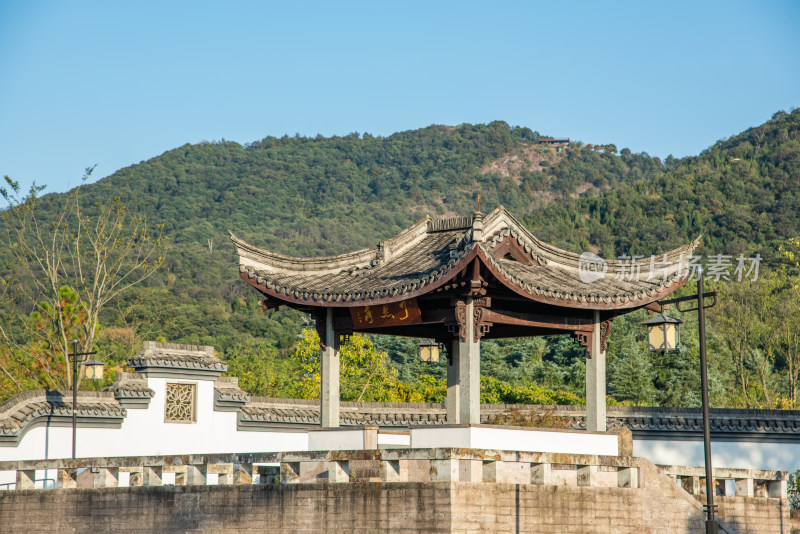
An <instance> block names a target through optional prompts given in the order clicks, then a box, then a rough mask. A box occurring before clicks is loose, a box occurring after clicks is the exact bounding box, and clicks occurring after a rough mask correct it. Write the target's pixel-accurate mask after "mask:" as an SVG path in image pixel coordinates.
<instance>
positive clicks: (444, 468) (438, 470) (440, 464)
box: [431, 460, 459, 482]
mask: <svg viewBox="0 0 800 534" xmlns="http://www.w3.org/2000/svg"><path fill="white" fill-rule="evenodd" d="M458 468H459V465H458V460H431V482H442V481H456V480H458Z"/></svg>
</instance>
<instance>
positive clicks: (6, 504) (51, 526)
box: [0, 470, 790, 534]
mask: <svg viewBox="0 0 800 534" xmlns="http://www.w3.org/2000/svg"><path fill="white" fill-rule="evenodd" d="M643 475H644V476H643V479H644V480H643V487H641V488H638V489H637V488H606V487H591V486H578V487H574V486H556V485H550V486H539V485H532V484H501V483H485V482H477V483H470V482H405V483H403V482H399V483H374V482H351V483H346V484H333V483H312V484H267V485H242V486H173V487H135V488H104V489H85V490H84V489H71V490H48V491H41V490H38V491H37V490H20V491H2V492H0V526H1V527H0V530H2V532H4V533H6V532H8V533H14V532H25V533H29V534H33V533H39V532H72V531H77V532H93V533H95V532H122V533H134V532H136V533H139V532H141V533H156V532H211V533H214V532H231V533H250V532H252V533H255V532H264V531H269V532H287V533H288V532H302V533H315V534H316V533H324V532H331V533H337V534H341V533H343V532H355V531H358V532H396V533H401V532H403V533H406V532H412V533H423V532H426V533H427V532H463V533H475V534H477V533H479V532H526V533H548V534H550V533H553V532H566V533H570V532H572V533H599V534H612V533H613V534H621V533H631V534H633V533H636V534H642V533H649V534H655V533H664V534H676V533H686V532H692V533H701V532H704V529H703V524H702V509H701V507H700V505H699V503H698V502H697V501H696V499H694V498H693V497H691V496H690V495H688V494H687V493H685V492H683V490H681V489H680V488H679V487H678V486H677V485H676V484H674V483H673V482H672V481H670V480H669V478H667V477H665V476H663V475H661V476H658V473H657V472H655V470H653V472H646V473H643ZM720 505H721V506H720V515H721V517H722V518H723V519H725V520H726V521H727V523H728V525H729V526H733V527H736V528H735V529H734V530H731V532H742V533H745V532H747V533H753V534H762V533H763V534H767V533H769V534H774V533H785V534H789V532H790V530H789V529H790V526H789V525H790V520H789V510H788V502H787V501H786V499H767V498H757V497H750V498H737V497H732V498H730V497H729V498H721V499H720Z"/></svg>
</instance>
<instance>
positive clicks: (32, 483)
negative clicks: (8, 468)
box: [16, 469, 36, 490]
mask: <svg viewBox="0 0 800 534" xmlns="http://www.w3.org/2000/svg"><path fill="white" fill-rule="evenodd" d="M35 488H36V470H35V469H19V470H17V485H16V489H18V490H28V489H35Z"/></svg>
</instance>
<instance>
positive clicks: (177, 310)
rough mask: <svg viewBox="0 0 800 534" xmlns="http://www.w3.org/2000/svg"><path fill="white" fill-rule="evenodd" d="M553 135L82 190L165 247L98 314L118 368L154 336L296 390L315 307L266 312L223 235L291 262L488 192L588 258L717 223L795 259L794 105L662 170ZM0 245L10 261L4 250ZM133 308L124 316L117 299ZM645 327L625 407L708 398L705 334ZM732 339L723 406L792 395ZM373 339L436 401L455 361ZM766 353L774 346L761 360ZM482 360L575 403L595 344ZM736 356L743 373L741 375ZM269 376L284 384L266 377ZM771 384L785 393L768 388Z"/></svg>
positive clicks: (290, 152)
mask: <svg viewBox="0 0 800 534" xmlns="http://www.w3.org/2000/svg"><path fill="white" fill-rule="evenodd" d="M539 138H540V135H539V133H538V132H535V131H532V130H531V129H529V128H521V127H510V126H508V125H507V124H506V123H503V122H493V123H490V124H486V125H461V126H457V127H448V126H430V127H428V128H423V129H420V130H413V131H407V132H401V133H397V134H394V135H392V136H389V137H374V136H371V135H369V134H363V135H359V134H355V133H354V134H351V135H348V136H344V137H331V138H324V137H321V136H318V137H316V138H306V137H283V138H272V137H268V138H265V139H262V140H260V141H257V142H253V143H251V144H248V145H245V146H242V145H239V144H237V143H233V142H228V141H224V140H223V141H221V142H218V143H202V144H198V145H185V146H182V147H180V148H177V149H174V150H170V151H168V152H166V153H164V154H162V155H160V156H157V157H155V158H152V159H150V160H148V161H145V162H142V163H140V164H137V165H133V166H131V167H128V168H125V169H122V170H120V171H118V172H116V173H114V174H113V175H111V176H109V177H107V178H105V179H102V180H100V181H98V182H96V183H93V184H88V185H84V186H82V188H81V191H80V201H81V202H82V203H83V204H84V205H85V206H87V210H88V212H91V211H92V209H93V208H92V206H95V205H96V206H102V205H103V204H104V203H106V202H108V200H109V198H112V197H116V196H119V197H121V198H122V201H123V202H125V203H126V204H127V205H128V206H129V207H130V208H131V209H133V210H139V211H140V212H141V213H143V214H145V215H146V217H147V224H148V225H151V226H152V227H154V228H155V227H156V226H161V227H162V228H163V230H162V231H163V234H164V236H166V237H167V238H168V244H167V248H166V254H165V261H164V264H163V265H162V266H161V267H160V269H159V270H158V271H157V273H156V275H155V276H153V277H151V278H149V279H147V280H146V281H145V283H143V284H141V285H140V286H138V287H137V288H135V289H134V290H132V291H130V292H128V293H127V294H126V295H125V300H123V301H122V304H121V305H119V306H117V307H115V308H109V309H108V310H106V311H105V312H104V315H103V317H102V322H103V325H104V326H105V329H104V330H103V333H102V335H101V337H100V338H99V341H98V344H99V350H100V351H101V353H102V352H103V351H105V352H106V353H107V354H106V356H107V357H108V358H111V359H112V361H115V362H119V361H121V360H123V359H124V355H125V354H126V351H130V350H134V349H133V347H135V346H136V345H137V343H138V342H139V340H140V339H141V338H142V337H146V338H149V339H154V338H156V337H159V336H160V337H163V338H165V339H168V340H169V341H174V342H186V343H201V344H210V345H214V346H215V347H217V349H218V350H219V351H220V353H221V355H223V356H227V357H229V358H231V369H232V372H239V373H241V375H242V376H245V375H246V374H247V373H250V375H247V376H249V377H250V378H248V379H243V380H242V382H243V383H244V384H249V385H250V389H253V390H254V391H256V392H257V393H261V394H292V393H293V392H294V393H296V391H291V390H290V389H287V385H286V384H285V382H286V381H287V377H288V376H290V375H291V374H292V373H298V372H300V367H298V365H299V364H297V362H296V361H295V360H292V359H289V358H288V356H289V355H290V354H292V353H293V352H296V350H295V349H296V347H297V343H298V336H299V334H300V332H301V329H302V327H303V326H304V321H307V318H306V317H303V316H302V315H301V314H299V313H296V312H291V311H268V312H264V311H263V310H261V309H260V308H259V307H258V306H257V300H258V298H257V297H256V295H255V294H253V292H252V291H250V290H248V289H247V287H246V286H245V285H244V284H243V283H241V282H240V281H239V280H238V276H237V275H238V270H237V266H236V262H235V258H234V257H233V254H232V247H231V246H230V244H229V241H228V237H227V231H228V230H232V231H233V232H234V233H236V234H237V235H239V236H240V237H242V238H244V239H246V240H248V241H250V242H252V243H255V244H257V245H259V246H262V247H264V248H268V249H271V250H274V251H277V252H282V253H287V254H293V255H320V254H334V253H342V252H347V251H350V250H354V249H357V248H361V247H364V246H370V245H374V244H376V243H377V242H378V241H379V240H381V239H385V238H387V237H390V236H392V235H394V234H395V233H397V232H398V231H399V230H401V229H402V228H404V227H406V226H408V225H409V224H411V223H413V222H414V221H416V220H418V219H419V218H421V217H423V216H424V215H426V214H427V215H431V216H433V217H436V216H444V215H452V214H469V213H471V212H472V211H474V210H475V206H476V201H477V196H478V194H480V195H481V197H482V204H481V205H482V211H484V212H488V211H489V210H491V209H493V208H494V207H496V206H497V205H499V204H502V205H504V206H505V207H506V208H508V209H509V210H510V211H511V212H512V213H515V214H516V215H517V216H518V217H519V218H520V219H521V220H522V221H523V223H524V224H526V225H527V226H528V227H529V228H530V229H531V230H532V231H533V232H534V233H535V234H536V235H537V236H539V237H540V238H541V239H543V240H545V241H550V242H553V243H554V244H557V245H559V246H562V247H564V248H567V249H569V250H573V251H576V252H581V251H584V250H594V251H597V252H599V253H600V254H601V255H603V256H605V257H614V256H617V255H620V254H638V255H649V254H652V253H656V252H659V251H662V250H667V249H670V248H673V247H675V246H677V245H679V244H681V243H684V242H686V241H688V240H690V239H693V238H694V237H696V236H697V235H699V234H703V236H704V237H703V243H704V249H703V251H702V252H703V253H704V254H718V253H724V254H732V255H736V254H740V253H742V254H745V255H747V256H750V255H753V254H756V253H759V254H761V256H763V257H764V258H765V262H764V264H765V265H766V264H769V266H770V267H771V269H772V271H775V272H778V271H779V270H780V266H781V265H788V264H789V263H790V262H789V261H788V260H787V256H786V255H785V254H784V253H783V252H782V251H780V250H779V247H781V246H784V245H787V243H788V240H789V238H790V237H793V236H798V235H800V220H798V217H797V216H796V214H797V213H798V209H800V111H793V112H792V113H788V114H787V113H783V112H779V113H776V114H775V116H774V117H773V118H772V119H771V120H770V121H768V122H767V123H765V124H763V125H761V126H758V127H755V128H751V129H750V130H747V131H745V132H743V133H741V134H739V135H736V136H734V137H732V138H730V139H727V140H723V141H720V142H717V143H716V144H714V145H713V146H711V147H710V148H709V149H707V150H706V151H704V152H703V153H701V154H700V155H698V156H696V157H689V158H683V159H674V158H671V157H670V158H667V160H666V161H663V162H662V161H661V160H659V159H658V158H654V157H650V156H648V155H647V154H634V153H631V152H630V150H627V149H622V150H621V151H620V152H619V153H617V148H616V147H615V146H613V145H605V146H593V145H589V144H583V143H580V142H573V143H572V144H571V145H570V146H568V147H565V148H564V149H563V150H561V151H559V150H557V149H556V148H555V147H551V146H548V145H545V144H540V143H538V140H539ZM72 198H74V197H72V196H70V195H69V194H54V195H47V196H44V197H42V198H40V199H39V201H38V204H37V210H38V213H39V214H40V216H41V217H42V218H43V219H46V218H48V217H50V218H52V217H55V216H56V214H58V213H59V212H60V211H62V210H63V208H64V206H65V205H66V203H67V202H70V201H71V200H70V199H72ZM0 239H5V235H4V234H3V233H0ZM0 246H2V248H3V250H5V251H6V252H7V251H8V250H9V249H8V248H6V247H8V246H10V244H9V242H7V241H5V242H3V243H2V244H0ZM9 272H10V271H8V270H7V271H6V275H7V274H8V273H9ZM4 276H5V275H4ZM786 276H789V274H787V275H786ZM6 278H7V277H6ZM723 290H725V291H733V289H726V288H723ZM759 290H761V289H759ZM783 290H786V289H785V288H784V289H783ZM764 291H767V290H766V289H765V290H764ZM772 291H773V293H774V291H777V290H776V289H775V288H773V290H772ZM137 298H138V299H139V300H138V301H137ZM134 302H136V305H135V306H134V308H133V309H132V310H131V311H130V312H129V313H127V314H126V315H125V316H124V317H122V316H121V315H120V313H119V310H120V309H122V308H124V304H126V303H134ZM17 304H20V302H19V301H17ZM793 304H794V305H795V307H796V304H797V303H796V302H794V303H793ZM31 311H33V310H32V309H30V307H29V308H27V309H26V308H24V306H22V307H16V308H15V307H14V306H13V305H12V306H11V307H7V308H5V309H4V310H2V311H0V319H2V320H3V321H4V323H5V324H7V325H12V324H13V323H14V317H20V316H22V317H25V316H27V315H28V314H29V313H30V312H31ZM731 313H732V312H731ZM637 319H641V317H639V316H638V315H637V316H636V317H632V318H631V319H629V320H625V321H617V322H616V323H615V327H614V330H613V333H612V338H611V349H610V351H609V365H610V378H609V394H610V395H612V396H614V397H615V399H617V400H619V401H625V402H637V403H650V404H679V403H687V402H688V403H695V400H696V399H695V398H694V396H693V395H694V394H693V393H691V392H693V391H696V390H697V389H696V388H695V387H694V386H695V384H694V382H695V374H696V373H695V372H694V368H693V365H694V363H693V361H694V360H693V359H694V358H695V357H696V354H695V352H696V351H695V349H694V347H693V345H692V342H691V341H689V340H688V338H687V342H686V346H687V350H686V351H685V352H684V354H682V355H677V356H669V357H666V358H667V359H670V358H671V360H670V361H656V360H653V359H652V358H651V357H650V355H649V354H647V353H646V352H645V351H644V350H643V334H642V333H641V332H640V331H639V327H638V326H637V325H636V320H637ZM723 319H725V318H720V321H722V320H723ZM762 323H763V324H766V323H764V322H763V321H762ZM760 324H761V323H760ZM305 326H308V324H307V322H306V323H305ZM722 331H723V330H722V329H721V328H720V329H719V330H718V331H717V332H716V333H712V338H711V343H712V345H713V346H714V347H715V348H716V354H717V356H712V360H713V359H714V358H716V359H717V360H718V362H717V366H716V368H715V369H714V370H712V378H714V380H715V381H714V383H713V385H714V388H715V389H714V391H713V392H712V394H713V395H714V398H715V399H716V401H717V402H718V404H729V405H745V404H750V405H768V404H769V405H775V404H776V399H788V398H792V399H793V398H794V391H795V390H794V389H792V392H790V391H789V389H791V388H793V386H791V385H789V382H788V377H786V376H784V375H785V373H784V374H781V373H783V371H784V370H785V369H788V366H789V361H790V358H789V357H788V356H786V355H785V351H783V352H781V351H782V350H783V349H780V347H778V346H777V345H775V346H773V345H770V346H769V347H767V346H766V345H764V343H766V341H763V340H762V341H753V340H752V339H751V341H749V342H750V343H756V344H759V343H760V345H758V346H754V347H752V348H753V350H752V351H750V352H748V351H744V352H743V353H741V354H743V355H740V356H739V360H737V359H736V357H735V356H734V355H733V351H732V349H731V347H730V346H729V342H728V341H727V340H726V339H723V338H722V337H721V336H722ZM686 335H687V336H691V326H689V327H688V328H687V334H686ZM373 341H374V342H375V343H376V345H377V347H379V348H381V349H385V350H387V351H388V353H389V356H390V358H391V363H392V365H393V366H394V367H395V368H396V369H397V378H398V380H400V381H401V382H402V383H405V384H417V383H418V378H419V376H420V375H421V374H422V373H424V374H427V375H430V376H431V377H433V378H431V380H433V382H426V383H425V384H423V385H422V386H420V387H421V388H422V389H420V390H419V391H423V390H424V391H427V392H428V393H419V391H418V392H417V394H418V395H421V396H422V397H423V398H433V397H435V396H436V395H440V394H441V389H440V388H439V386H437V385H436V382H435V379H437V378H441V376H442V373H443V368H442V367H441V366H435V365H434V366H427V367H422V365H421V364H420V363H419V362H417V361H416V359H415V357H414V353H415V351H414V346H413V343H412V342H410V341H407V340H396V339H390V338H383V337H378V338H375V339H374V340H373ZM766 350H770V351H772V353H771V354H766V353H765V352H764V351H766ZM754 351H755V352H754ZM758 351H761V353H760V354H762V356H752V354H755V353H756V352H758ZM748 358H749V359H750V360H753V361H752V362H750V360H748ZM754 358H755V359H754ZM758 358H761V359H758ZM673 360H674V361H673ZM762 360H763V361H764V362H766V363H765V364H764V365H762V364H761V363H762ZM483 361H484V363H483V365H484V369H483V372H484V374H486V375H487V376H489V377H492V379H487V380H486V381H485V384H487V387H486V392H485V393H486V395H487V398H488V397H491V395H495V396H494V397H491V399H490V400H496V401H501V400H502V401H508V400H509V399H512V400H513V399H514V398H518V399H519V400H525V399H527V400H529V401H530V400H531V399H540V400H541V399H542V398H544V397H535V396H534V397H525V395H526V394H523V393H521V392H522V391H523V390H525V388H528V391H530V389H529V388H531V387H533V386H534V385H535V386H536V387H544V388H545V389H547V391H556V390H557V391H561V392H563V395H567V396H569V395H573V396H574V400H575V402H580V396H582V395H583V392H582V391H583V376H582V373H583V367H582V366H583V353H582V351H581V350H580V349H579V348H577V347H576V346H575V345H574V344H573V343H572V342H571V341H570V340H569V339H562V340H558V339H544V340H512V341H508V342H500V343H490V342H487V343H484V346H483ZM737 365H738V366H739V367H741V370H740V371H738V372H739V375H742V377H744V375H747V378H746V379H744V378H741V377H740V376H739V375H737V374H736V373H737V371H736V369H737ZM264 369H268V370H269V373H267V374H270V373H271V376H272V377H274V379H273V378H269V377H267V378H264V377H263V376H261V375H264V374H265V371H264ZM765 373H766V374H765ZM751 375H752V376H751ZM764 377H766V379H769V380H771V381H773V382H774V387H773V386H772V385H770V384H772V383H770V384H768V385H767V386H766V390H764V387H762V386H758V384H759V383H764V380H761V378H764ZM740 378H741V380H740ZM426 380H428V379H426ZM492 380H494V381H492ZM739 382H741V384H739ZM784 382H786V384H784ZM753 384H755V385H753ZM423 386H424V387H423ZM428 386H430V387H428ZM759 387H761V389H762V390H764V391H761V392H760V393H759V392H758V391H757V390H758V388H759ZM425 388H428V389H425ZM515 388H516V389H515ZM753 388H755V389H753ZM770 388H772V390H770ZM11 390H13V388H11V389H10V390H9V391H11ZM773 390H774V391H773ZM436 392H438V393H436ZM12 393H13V391H12ZM409 395H410V394H407V397H408V398H412V397H413V398H415V399H416V398H418V397H414V396H413V395H410V396H409ZM515 396H516V397H515ZM566 398H567V397H559V399H560V400H559V399H556V400H558V401H559V402H566V400H565V399H566ZM570 398H571V397H570ZM551 400H552V399H551Z"/></svg>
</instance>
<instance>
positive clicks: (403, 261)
mask: <svg viewBox="0 0 800 534" xmlns="http://www.w3.org/2000/svg"><path fill="white" fill-rule="evenodd" d="M231 239H232V241H233V243H234V244H235V246H236V249H237V253H238V255H239V271H240V273H241V276H242V278H244V279H245V280H247V281H248V282H249V283H250V284H251V285H254V286H255V287H257V288H258V289H259V290H261V291H262V292H264V293H265V294H268V295H270V296H272V297H274V298H277V299H279V300H284V301H290V302H295V303H302V304H307V305H311V306H322V305H330V304H332V305H334V306H337V305H338V306H360V305H364V304H370V303H373V302H375V301H381V302H392V301H399V300H404V299H407V298H411V297H415V296H417V295H420V294H423V293H427V292H429V291H432V290H433V289H435V288H436V287H439V286H441V285H443V284H444V283H445V282H446V281H448V280H449V279H451V278H453V277H454V276H455V275H456V274H458V273H459V272H461V271H462V270H463V269H464V268H465V267H466V266H467V264H468V263H469V262H470V261H472V260H473V259H474V258H476V257H479V258H480V259H481V261H482V262H483V263H484V264H485V265H486V266H487V267H488V268H489V269H490V270H491V271H492V272H493V274H494V275H495V276H496V277H497V278H498V279H499V280H501V281H502V282H503V283H505V284H506V285H507V286H509V287H510V288H511V289H513V290H514V291H516V292H517V293H520V294H522V295H524V296H526V297H527V298H530V299H531V300H539V301H542V302H548V303H551V304H558V305H561V306H567V307H584V308H592V309H609V308H628V307H638V306H643V305H645V304H648V303H650V302H652V301H654V300H657V299H659V298H661V297H663V296H664V295H665V294H667V293H669V292H671V291H673V290H674V289H676V288H677V287H679V286H680V285H681V284H682V283H684V282H685V281H686V274H687V273H686V266H687V262H688V259H689V256H690V255H691V253H692V252H693V251H694V249H695V248H696V247H697V245H698V244H699V241H698V240H695V241H693V242H691V243H688V244H686V245H684V246H682V247H679V248H677V249H675V250H672V251H670V252H667V253H666V254H661V255H658V256H656V257H655V261H654V262H653V263H652V264H651V263H650V262H649V261H645V262H640V263H639V265H638V266H637V267H635V268H633V267H632V266H631V263H630V262H629V261H628V262H626V261H621V260H608V261H605V265H606V266H607V271H606V272H605V276H604V277H603V278H601V279H598V280H596V281H593V282H591V283H584V282H583V281H581V276H580V270H581V268H582V263H583V260H582V258H581V256H580V255H578V254H575V253H572V252H568V251H565V250H562V249H559V248H557V247H554V246H552V245H549V244H547V243H544V242H542V241H540V240H539V239H537V238H536V237H535V236H533V234H531V233H530V232H529V231H528V230H527V229H525V228H524V227H523V226H522V225H521V224H520V223H519V222H517V220H516V219H515V218H514V217H513V216H512V215H511V214H509V213H508V212H507V211H506V210H505V209H504V208H502V207H499V208H497V209H496V210H494V211H493V212H492V213H490V214H488V215H486V216H484V215H483V214H481V213H476V214H475V215H473V216H470V217H457V218H451V219H441V220H438V221H433V220H431V219H430V218H426V219H423V220H422V221H420V222H418V223H417V224H415V225H414V226H412V227H411V228H409V229H407V230H405V231H403V232H401V233H400V234H398V235H397V236H396V237H394V238H392V239H390V240H388V241H384V242H382V243H381V244H380V245H379V246H377V247H373V248H369V249H363V250H360V251H358V252H354V253H351V254H344V255H340V256H330V257H320V258H302V257H297V258H293V257H291V256H285V255H280V254H275V253H273V252H270V251H267V250H263V249H259V248H257V247H254V246H253V245H250V244H248V243H246V242H245V241H243V240H241V239H239V238H238V237H236V236H235V235H233V234H231ZM506 240H509V241H511V240H513V241H515V246H516V248H517V249H519V250H523V251H524V254H528V255H530V261H525V262H520V261H516V259H515V260H513V261H512V260H509V259H505V258H503V257H499V256H500V254H497V255H496V254H495V251H499V250H501V249H502V250H504V251H505V250H506V249H505V248H502V247H500V245H501V244H503V243H504V242H506ZM499 247H500V248H499ZM503 253H505V252H503Z"/></svg>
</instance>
